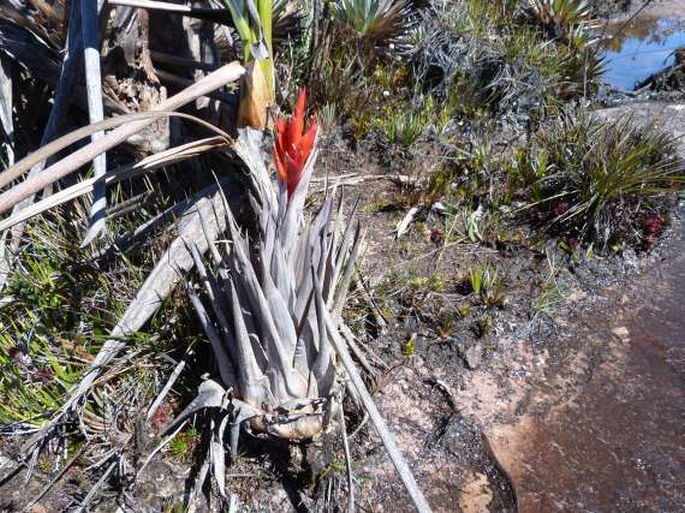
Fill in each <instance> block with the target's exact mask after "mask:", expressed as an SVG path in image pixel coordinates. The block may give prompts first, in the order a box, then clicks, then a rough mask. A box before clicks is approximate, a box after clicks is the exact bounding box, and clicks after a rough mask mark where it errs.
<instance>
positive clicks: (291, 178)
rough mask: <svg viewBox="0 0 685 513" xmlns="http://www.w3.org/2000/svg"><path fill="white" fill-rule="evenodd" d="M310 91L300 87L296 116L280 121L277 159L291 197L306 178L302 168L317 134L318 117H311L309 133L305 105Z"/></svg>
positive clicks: (275, 151) (277, 136) (280, 172)
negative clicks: (305, 124) (303, 177)
mask: <svg viewBox="0 0 685 513" xmlns="http://www.w3.org/2000/svg"><path fill="white" fill-rule="evenodd" d="M306 96H307V93H306V91H305V90H304V89H300V92H299V94H298V96H297V105H296V106H295V111H294V112H293V114H292V116H290V117H289V118H288V119H285V118H279V119H277V120H276V144H275V145H274V158H275V160H276V169H277V170H278V178H279V180H280V181H281V182H282V183H284V184H285V185H286V186H287V188H288V197H290V196H291V195H292V194H293V192H294V191H295V189H296V188H297V184H299V183H300V180H301V179H302V171H303V170H304V165H305V164H306V163H307V159H308V158H309V154H310V153H311V151H312V146H313V145H314V138H315V137H316V117H315V116H311V117H310V122H309V128H308V129H307V131H306V132H305V131H304V130H305V126H304V104H305V100H306Z"/></svg>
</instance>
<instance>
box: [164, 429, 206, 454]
mask: <svg viewBox="0 0 685 513" xmlns="http://www.w3.org/2000/svg"><path fill="white" fill-rule="evenodd" d="M199 443H200V431H199V430H198V429H197V428H195V427H189V428H188V429H185V430H183V431H181V432H180V433H178V434H177V435H176V436H175V437H174V438H173V439H172V440H171V441H170V442H169V452H170V453H171V454H172V455H173V456H175V457H176V458H178V459H182V460H187V459H189V458H190V457H191V456H192V455H193V453H194V451H195V449H196V448H197V446H198V444H199Z"/></svg>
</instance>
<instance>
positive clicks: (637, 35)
mask: <svg viewBox="0 0 685 513" xmlns="http://www.w3.org/2000/svg"><path fill="white" fill-rule="evenodd" d="M604 31H605V35H606V36H607V38H606V40H605V41H604V42H603V46H604V48H605V53H604V55H605V62H606V72H605V74H604V79H605V81H606V82H607V83H608V84H609V85H610V86H611V87H614V88H616V89H623V90H632V89H634V87H635V84H636V83H638V82H640V81H642V80H645V79H646V78H649V77H650V76H651V75H652V74H654V73H656V72H658V71H660V70H662V69H664V68H665V67H667V66H670V65H672V64H673V63H674V61H675V58H674V51H675V50H676V49H677V48H679V47H682V46H685V20H669V19H658V18H654V17H648V16H644V17H639V18H636V19H635V20H633V21H632V22H630V23H629V24H628V25H625V26H624V24H622V23H618V24H614V25H608V26H607V27H606V28H605V29H604Z"/></svg>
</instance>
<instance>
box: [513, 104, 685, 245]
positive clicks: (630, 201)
mask: <svg viewBox="0 0 685 513" xmlns="http://www.w3.org/2000/svg"><path fill="white" fill-rule="evenodd" d="M631 121H632V120H630V119H627V120H624V121H621V122H618V123H616V124H611V123H606V122H602V121H600V120H598V119H596V118H594V117H591V116H590V115H588V114H586V113H583V111H579V112H577V113H573V112H570V111H569V112H565V113H563V114H562V115H560V116H558V117H557V118H555V119H554V120H553V121H552V122H550V123H549V124H548V125H547V126H544V127H542V128H541V129H540V130H539V131H538V132H537V134H536V135H535V136H534V138H533V140H532V142H531V144H530V145H529V147H528V148H527V149H525V150H522V151H520V152H519V154H518V156H517V159H516V162H515V165H514V167H513V173H512V175H511V178H512V184H513V185H514V187H516V188H518V189H519V190H520V189H521V188H525V191H526V193H527V194H528V196H529V200H530V207H531V208H534V209H535V211H536V212H537V222H538V224H539V225H540V226H542V227H544V229H545V230H547V231H550V232H552V233H561V234H564V235H565V236H567V237H569V238H571V239H575V240H581V241H584V242H587V243H596V244H597V245H598V247H599V249H600V250H603V249H606V248H607V246H608V245H609V244H614V243H622V242H629V243H633V244H636V245H641V244H644V243H645V242H646V241H647V239H648V237H650V236H654V235H655V233H654V226H653V225H654V223H650V219H651V218H655V219H660V220H661V221H660V222H661V226H663V215H664V210H665V208H666V205H667V202H665V201H664V198H666V197H668V196H669V195H672V194H673V193H674V192H677V191H678V190H680V189H682V187H683V184H684V183H685V174H684V173H683V167H682V164H681V163H680V161H679V160H678V159H677V158H676V157H675V155H676V151H675V147H674V144H673V141H672V140H670V139H669V138H668V137H667V136H665V135H664V134H661V133H659V132H658V131H657V130H655V129H654V128H652V127H636V126H634V125H633V123H632V122H631Z"/></svg>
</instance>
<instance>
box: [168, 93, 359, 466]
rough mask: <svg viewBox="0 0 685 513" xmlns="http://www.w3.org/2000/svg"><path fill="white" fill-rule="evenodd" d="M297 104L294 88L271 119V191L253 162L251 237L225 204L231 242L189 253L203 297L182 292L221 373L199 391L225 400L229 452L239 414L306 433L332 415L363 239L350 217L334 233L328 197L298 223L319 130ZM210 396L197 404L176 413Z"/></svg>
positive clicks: (260, 427) (264, 428)
mask: <svg viewBox="0 0 685 513" xmlns="http://www.w3.org/2000/svg"><path fill="white" fill-rule="evenodd" d="M304 102H305V94H304V92H301V93H300V96H299V99H298V102H297V107H296V109H295V113H294V115H293V116H292V117H291V118H290V119H289V120H279V121H278V123H277V125H276V126H277V130H278V134H277V137H276V145H275V148H274V153H275V157H276V163H277V167H278V181H279V193H278V194H276V193H275V191H274V190H273V188H272V185H271V182H270V179H269V176H268V174H267V172H266V168H265V167H264V165H263V162H255V161H253V162H252V164H256V165H254V166H251V167H252V172H253V173H254V175H253V178H254V179H255V180H254V183H255V185H256V191H255V195H254V197H253V204H254V210H255V211H256V214H257V217H258V220H259V230H258V233H257V234H256V235H257V236H256V237H253V238H252V239H250V237H249V236H248V235H247V234H245V233H242V232H241V231H240V230H239V228H238V226H237V224H236V222H235V219H234V217H233V214H232V213H231V209H230V208H229V206H228V205H226V206H225V211H226V214H227V220H226V224H227V226H228V232H229V234H230V237H229V240H230V242H229V243H222V244H218V245H215V246H212V247H211V250H212V259H211V263H210V262H205V261H203V259H202V258H201V257H200V252H199V251H193V255H194V259H195V265H196V267H197V269H198V270H199V275H200V279H201V282H202V285H203V287H204V291H205V300H204V302H203V301H202V300H201V299H200V298H199V297H198V296H197V294H196V292H195V291H194V289H193V288H189V293H190V297H191V300H192V303H193V305H194V307H195V308H196V310H197V313H198V316H199V318H200V321H201V323H202V325H203V327H204V329H205V332H206V334H207V337H208V338H209V340H210V342H211V344H212V348H213V352H214V355H215V357H216V361H217V366H218V370H219V376H220V378H221V384H219V382H217V381H206V382H205V383H204V384H203V388H202V389H201V392H200V397H202V396H203V394H205V397H212V401H214V402H211V403H210V404H211V405H213V406H218V404H215V403H220V402H221V401H225V402H226V405H229V404H230V405H232V408H233V409H234V410H233V414H232V420H233V425H234V426H236V430H234V431H233V432H232V440H231V446H232V448H233V450H234V451H235V448H236V447H237V434H238V431H237V427H238V426H239V425H240V424H241V423H243V422H244V421H247V422H246V425H247V427H248V429H250V430H251V431H253V432H257V433H267V434H269V435H273V436H277V437H280V438H285V439H287V440H306V439H311V438H313V437H315V436H316V435H317V434H319V433H321V431H322V430H323V429H325V428H326V427H327V426H328V425H329V423H330V422H331V419H333V420H335V419H337V418H338V417H337V416H335V414H336V412H337V408H338V407H339V401H338V400H336V397H338V398H339V386H340V380H339V370H338V366H337V363H336V359H335V351H334V350H333V348H332V346H331V343H330V337H331V332H332V331H336V330H337V329H338V323H339V320H340V319H339V316H340V312H341V310H342V306H343V303H344V301H345V296H346V292H347V288H348V286H349V283H350V279H351V275H352V270H353V267H354V263H355V260H356V257H357V254H358V250H359V244H360V241H361V237H360V229H359V224H358V223H355V222H354V221H353V220H352V221H350V222H348V224H347V227H346V228H345V230H344V231H343V233H342V234H341V233H340V231H341V221H340V213H339V214H338V216H337V219H336V222H335V223H334V224H333V223H331V221H332V218H333V197H329V198H328V199H327V200H326V201H325V203H324V205H323V207H322V209H321V210H320V212H319V213H318V215H317V216H316V217H315V218H314V219H313V221H311V222H309V223H307V224H306V225H305V226H304V228H303V229H301V225H302V223H303V221H304V219H303V209H304V202H305V196H306V194H307V186H308V184H309V180H310V177H311V173H312V169H313V164H314V161H315V158H316V150H315V149H313V147H314V143H315V139H316V130H317V128H316V121H315V120H313V121H312V123H311V126H310V127H309V130H308V131H307V132H305V133H303V131H304ZM249 137H250V134H249V133H245V134H243V138H244V139H247V138H249ZM260 164H261V165H260ZM205 305H207V306H205ZM210 390H211V391H213V392H212V393H210V392H208V391H210ZM208 393H209V395H207V394H208ZM210 404H208V403H206V401H203V400H201V401H199V402H195V403H194V404H192V405H191V407H190V408H189V409H187V410H186V412H184V414H183V415H182V416H181V418H184V417H185V416H186V415H189V414H190V413H192V412H193V411H194V410H196V409H199V408H201V407H205V406H209V405H210ZM179 420H180V419H179ZM218 436H219V439H220V438H221V434H219V435H218ZM234 454H235V452H234Z"/></svg>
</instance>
